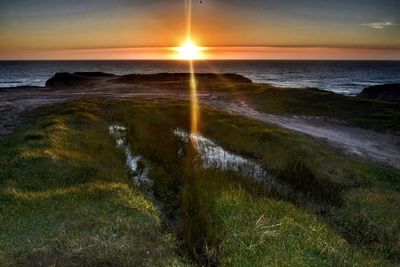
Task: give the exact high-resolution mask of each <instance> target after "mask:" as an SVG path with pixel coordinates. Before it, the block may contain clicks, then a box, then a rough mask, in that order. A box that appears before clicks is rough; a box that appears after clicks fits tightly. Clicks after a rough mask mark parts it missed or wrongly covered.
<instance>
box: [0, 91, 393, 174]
mask: <svg viewBox="0 0 400 267" xmlns="http://www.w3.org/2000/svg"><path fill="white" fill-rule="evenodd" d="M90 97H106V98H127V97H138V98H146V99H148V98H151V99H165V98H173V99H184V100H188V99H189V97H188V95H187V91H186V90H182V89H181V88H176V89H173V88H171V89H168V90H165V89H160V87H157V85H155V84H151V86H148V85H145V84H135V85H132V84H129V85H122V84H118V85H116V84H102V85H101V86H93V87H91V88H90V89H88V88H87V87H86V88H82V87H81V88H79V87H76V88H73V89H71V88H68V89H51V88H21V89H15V88H13V89H1V90H0V136H4V135H7V134H9V133H11V132H12V131H13V130H14V129H15V127H16V126H17V125H18V123H19V121H20V116H21V114H22V112H23V111H25V110H29V109H32V108H35V107H38V106H41V105H44V104H52V103H58V102H63V101H67V100H73V99H82V98H90ZM199 98H200V102H201V103H202V104H203V105H207V106H210V107H213V108H217V109H220V110H224V111H227V112H229V113H232V114H236V115H242V116H245V117H247V118H251V119H255V120H259V121H263V122H266V123H272V124H274V125H277V126H279V127H282V128H286V129H289V130H292V131H296V132H300V133H304V134H306V135H309V136H312V137H314V138H318V139H320V140H325V141H326V142H327V143H328V144H329V145H332V146H335V147H336V148H339V149H341V150H343V151H344V152H346V153H348V154H351V155H354V156H357V157H362V158H366V159H370V160H374V161H377V162H380V163H383V164H387V165H390V166H393V167H396V168H400V137H399V136H395V135H391V134H386V133H378V132H374V131H371V130H365V129H359V128H354V127H349V126H344V125H342V124H339V123H336V122H335V121H333V120H327V119H322V118H318V117H299V116H277V115H271V114H265V113H261V112H258V111H257V110H255V109H254V108H252V107H251V106H249V105H248V103H245V102H244V101H239V100H235V99H234V98H232V97H231V96H230V95H228V94H227V93H221V92H216V91H209V92H206V93H204V94H201V95H199Z"/></svg>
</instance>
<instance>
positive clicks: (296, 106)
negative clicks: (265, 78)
mask: <svg viewBox="0 0 400 267" xmlns="http://www.w3.org/2000/svg"><path fill="white" fill-rule="evenodd" d="M209 87H212V88H214V87H215V88H218V89H219V90H221V91H227V92H230V93H233V95H234V96H236V97H237V98H238V99H243V100H246V102H247V103H250V104H251V105H253V106H254V107H255V108H256V109H257V110H259V111H261V112H265V113H270V114H279V115H304V116H318V117H321V116H322V117H326V118H333V119H336V120H339V121H341V122H342V123H345V124H349V125H353V126H357V127H361V128H367V129H375V130H379V131H387V130H390V131H393V132H397V133H399V131H400V126H399V125H400V105H399V104H396V103H389V102H383V101H378V100H368V99H361V98H356V97H350V96H344V95H341V94H335V93H333V92H330V91H322V90H318V89H301V90H299V89H297V88H276V87H273V86H270V85H264V84H231V85H227V84H226V83H222V84H217V85H207V84H205V85H203V87H202V86H200V91H201V90H205V89H207V88H209Z"/></svg>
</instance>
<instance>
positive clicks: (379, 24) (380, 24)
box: [362, 21, 397, 30]
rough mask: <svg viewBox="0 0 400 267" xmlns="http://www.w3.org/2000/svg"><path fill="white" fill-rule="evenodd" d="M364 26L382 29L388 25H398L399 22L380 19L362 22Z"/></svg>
mask: <svg viewBox="0 0 400 267" xmlns="http://www.w3.org/2000/svg"><path fill="white" fill-rule="evenodd" d="M362 25H363V26H367V27H369V28H371V29H375V30H382V29H384V28H386V27H390V26H396V25H397V23H395V22H393V21H380V22H371V23H364V24H362Z"/></svg>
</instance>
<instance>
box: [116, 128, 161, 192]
mask: <svg viewBox="0 0 400 267" xmlns="http://www.w3.org/2000/svg"><path fill="white" fill-rule="evenodd" d="M109 133H110V135H111V136H113V137H114V139H115V143H116V145H117V147H118V148H120V149H122V150H124V152H125V163H126V166H127V167H128V168H129V171H130V173H131V175H132V180H133V183H134V184H135V185H136V186H137V187H139V188H141V189H142V190H144V191H145V192H146V193H147V194H149V195H151V196H153V190H152V187H153V180H151V179H150V178H149V168H148V166H146V165H145V164H144V163H143V160H142V157H141V156H140V155H135V154H133V153H132V150H131V148H130V146H129V144H128V142H127V138H126V134H127V129H126V127H124V126H121V125H111V126H109Z"/></svg>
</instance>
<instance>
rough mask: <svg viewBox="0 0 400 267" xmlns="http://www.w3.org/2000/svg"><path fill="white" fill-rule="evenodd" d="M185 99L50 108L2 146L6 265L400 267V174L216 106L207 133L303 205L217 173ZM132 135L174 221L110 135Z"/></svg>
mask: <svg viewBox="0 0 400 267" xmlns="http://www.w3.org/2000/svg"><path fill="white" fill-rule="evenodd" d="M188 112H189V107H188V105H187V103H186V102H178V101H161V102H157V101H144V100H142V101H139V100H101V99H94V100H86V101H75V102H71V103H66V104H58V105H53V106H48V107H43V108H40V109H36V110H35V111H34V112H33V113H30V114H29V116H28V117H27V119H26V121H25V123H24V124H23V126H21V127H20V129H19V130H18V131H17V132H16V133H15V134H13V135H11V136H10V137H7V138H5V139H3V140H1V141H0V151H1V155H0V160H1V161H0V162H1V165H0V200H1V202H0V203H1V204H0V209H1V213H0V216H1V217H0V224H1V225H2V228H1V230H0V265H5V266H7V265H9V266H19V265H28V266H29V265H35V264H36V265H40V264H42V265H44V266H49V265H52V264H58V265H62V266H64V265H71V266H104V265H115V266H124V265H125V266H137V265H145V266H157V265H160V266H165V265H182V264H183V263H185V262H187V261H188V259H190V261H191V262H192V263H194V264H201V265H209V266H213V265H221V266H390V265H395V264H399V263H400V253H399V250H398V244H399V240H400V234H399V233H400V231H399V225H400V216H399V213H398V209H396V207H399V206H400V198H399V196H400V195H399V181H398V179H397V177H400V172H399V171H398V170H396V169H393V168H389V167H384V166H379V165H376V164H375V163H371V162H366V161H362V160H358V159H355V158H352V157H349V156H345V155H343V154H341V153H339V152H338V151H336V150H334V149H332V148H330V147H327V146H326V145H325V144H323V143H321V142H319V141H315V140H313V139H311V138H308V137H306V136H304V135H302V134H298V133H293V132H290V131H287V130H283V129H280V128H277V127H275V126H272V125H268V124H264V123H260V122H255V121H250V120H247V119H245V118H242V117H238V116H232V115H229V114H227V113H224V112H218V111H215V110H211V109H202V111H201V127H200V128H201V131H202V133H203V134H204V135H205V136H207V137H209V138H212V139H213V140H214V141H215V142H216V143H218V144H219V145H221V146H223V147H224V148H225V149H228V150H230V151H232V152H235V153H238V154H241V155H245V156H246V157H248V158H251V159H253V160H255V161H257V162H258V163H260V164H262V165H263V166H264V167H265V168H266V169H267V170H268V171H269V172H270V173H273V174H275V175H276V176H277V177H278V179H280V180H282V181H284V182H285V183H286V184H287V186H288V187H290V188H291V189H292V190H293V191H294V192H296V193H295V194H287V192H286V191H285V190H283V189H282V188H274V187H272V188H269V187H265V186H263V185H262V183H259V182H256V181H252V180H250V179H248V178H246V177H242V176H241V175H240V174H238V173H235V172H232V171H222V170H218V169H215V170H214V169H207V170H205V169H203V168H202V167H201V164H200V163H199V157H198V155H197V154H196V152H195V151H193V148H192V147H191V145H190V144H186V143H184V142H183V141H182V140H180V139H179V138H178V137H176V136H175V135H174V134H173V130H174V129H176V128H178V127H179V128H183V129H188V128H189V125H190V124H189V117H190V116H189V114H188ZM113 123H118V124H123V125H125V126H127V128H128V136H127V140H128V142H129V144H130V146H131V148H132V151H135V152H136V153H138V154H140V155H141V156H142V157H143V158H144V163H145V164H148V165H149V166H150V175H151V177H152V178H153V180H154V187H153V190H154V194H155V198H156V201H157V203H159V204H162V205H160V207H162V208H161V210H157V209H156V205H155V203H154V202H153V201H151V200H150V199H149V198H147V197H146V196H145V194H144V193H143V192H141V191H140V190H138V189H137V188H134V187H133V186H132V183H131V181H130V178H129V175H128V171H127V169H126V167H125V165H124V155H123V151H121V150H119V149H118V148H116V147H115V143H114V140H113V139H112V137H110V136H109V134H108V125H110V124H113Z"/></svg>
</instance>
